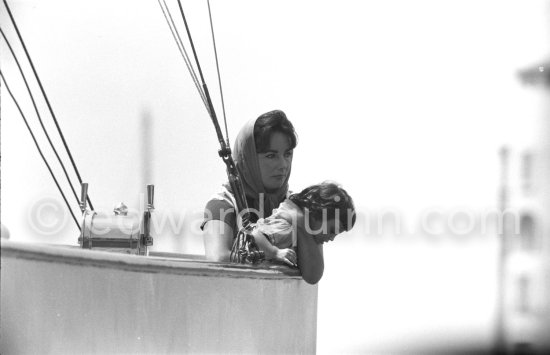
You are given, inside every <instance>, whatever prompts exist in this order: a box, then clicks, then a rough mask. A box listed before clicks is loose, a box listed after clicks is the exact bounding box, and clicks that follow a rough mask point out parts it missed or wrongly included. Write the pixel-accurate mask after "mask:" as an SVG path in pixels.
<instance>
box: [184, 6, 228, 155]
mask: <svg viewBox="0 0 550 355" xmlns="http://www.w3.org/2000/svg"><path fill="white" fill-rule="evenodd" d="M178 5H179V8H180V13H181V17H182V18H183V23H184V24H185V30H186V31H187V37H188V38H189V43H190V44H191V49H192V50H193V56H194V57H195V63H197V69H198V70H199V75H200V76H201V80H202V88H203V90H204V94H205V95H206V100H207V101H208V106H209V107H210V110H209V113H210V118H211V119H212V122H213V123H214V128H215V129H216V134H217V135H218V141H219V142H220V145H221V147H222V151H223V153H220V156H221V155H222V154H226V152H227V150H228V149H229V145H228V144H226V142H225V140H224V139H223V134H222V131H221V130H220V125H219V123H218V119H217V118H216V111H215V110H214V106H213V105H212V99H211V98H210V94H209V92H208V86H206V81H205V80H204V75H202V69H201V64H200V62H199V58H198V57H197V51H196V50H195V44H194V43H193V38H191V31H190V30H189V25H188V24H187V19H186V18H185V14H184V12H183V7H182V6H181V0H178Z"/></svg>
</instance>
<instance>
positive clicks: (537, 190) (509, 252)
mask: <svg viewBox="0 0 550 355" xmlns="http://www.w3.org/2000/svg"><path fill="white" fill-rule="evenodd" d="M519 76H520V80H521V81H522V83H523V84H525V86H526V89H527V90H529V91H530V93H529V94H530V95H532V98H533V101H534V102H536V103H537V106H538V107H539V112H538V117H536V119H535V122H536V125H535V129H536V132H535V136H536V137H537V138H536V139H535V141H534V142H532V143H531V144H529V145H526V144H521V143H520V144H516V143H515V142H512V143H511V145H510V147H509V148H505V149H503V151H502V155H501V159H502V172H503V179H502V190H501V194H502V195H501V208H502V210H503V211H508V212H510V213H509V214H506V216H507V217H506V220H505V221H506V222H505V223H504V226H505V227H504V229H503V233H502V239H501V247H502V249H501V256H500V257H501V259H500V272H501V279H500V282H501V283H500V299H499V301H500V303H499V314H498V317H499V318H498V332H497V341H498V344H497V346H498V350H499V352H500V351H505V352H506V353H510V354H543V353H548V351H549V350H550V337H549V336H548V329H550V60H546V61H545V62H543V63H541V64H540V65H536V66H534V67H530V68H528V69H526V70H523V71H521V72H520V75H519Z"/></svg>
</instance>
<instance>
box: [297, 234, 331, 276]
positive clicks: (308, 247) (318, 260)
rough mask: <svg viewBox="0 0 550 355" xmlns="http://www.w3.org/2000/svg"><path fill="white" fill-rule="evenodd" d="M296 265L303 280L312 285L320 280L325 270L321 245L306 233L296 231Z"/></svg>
mask: <svg viewBox="0 0 550 355" xmlns="http://www.w3.org/2000/svg"><path fill="white" fill-rule="evenodd" d="M298 267H299V268H300V271H301V272H302V278H303V279H304V281H305V282H307V283H309V284H312V285H314V284H316V283H317V282H319V280H321V277H322V276H323V271H324V270H325V262H324V259H323V245H322V244H317V243H316V242H315V240H314V239H313V238H312V237H311V235H309V234H308V233H300V232H298Z"/></svg>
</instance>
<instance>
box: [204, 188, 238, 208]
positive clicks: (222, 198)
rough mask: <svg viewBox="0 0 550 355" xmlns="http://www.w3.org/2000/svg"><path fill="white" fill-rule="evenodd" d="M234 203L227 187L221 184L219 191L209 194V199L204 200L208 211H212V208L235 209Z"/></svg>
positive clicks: (233, 198)
mask: <svg viewBox="0 0 550 355" xmlns="http://www.w3.org/2000/svg"><path fill="white" fill-rule="evenodd" d="M236 205H237V203H236V201H235V197H234V196H233V194H232V193H231V192H230V191H229V190H228V189H227V187H226V186H222V188H221V189H220V191H218V192H216V193H215V194H214V195H212V196H210V199H209V200H208V202H206V207H205V209H206V210H210V211H212V210H213V209H214V210H219V209H223V210H227V209H235V206H236Z"/></svg>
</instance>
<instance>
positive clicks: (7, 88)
mask: <svg viewBox="0 0 550 355" xmlns="http://www.w3.org/2000/svg"><path fill="white" fill-rule="evenodd" d="M0 77H1V78H2V81H3V82H4V85H5V87H6V90H7V91H8V94H9V95H10V97H11V99H12V100H13V102H14V103H15V106H16V107H17V109H18V110H19V113H20V114H21V117H22V118H23V121H25V125H26V126H27V129H28V130H29V133H30V134H31V137H32V140H33V141H34V144H35V145H36V149H38V153H40V157H42V160H43V161H44V164H46V167H47V168H48V171H49V172H50V175H51V176H52V179H53V181H54V182H55V185H56V186H57V189H58V190H59V192H60V193H61V196H62V197H63V201H65V204H66V205H67V209H68V210H69V212H70V213H71V216H72V217H73V220H74V222H75V223H76V227H77V228H78V230H79V231H80V230H81V229H80V224H79V223H78V221H77V219H76V217H75V215H74V213H73V210H72V209H71V206H70V205H69V201H67V198H66V197H65V194H64V193H63V190H62V189H61V186H59V182H58V181H57V179H56V178H55V175H54V173H53V171H52V168H51V167H50V164H48V161H47V160H46V157H44V154H43V153H42V150H41V149H40V146H39V145H38V142H37V140H36V137H35V136H34V133H33V132H32V129H31V127H30V126H29V123H28V122H27V119H26V118H25V114H24V113H23V111H22V110H21V107H20V106H19V103H18V102H17V100H16V99H15V97H14V96H13V94H12V92H11V90H10V88H9V86H8V83H7V81H6V78H4V74H3V73H2V70H0Z"/></svg>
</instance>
